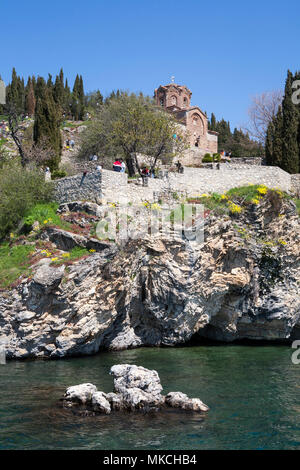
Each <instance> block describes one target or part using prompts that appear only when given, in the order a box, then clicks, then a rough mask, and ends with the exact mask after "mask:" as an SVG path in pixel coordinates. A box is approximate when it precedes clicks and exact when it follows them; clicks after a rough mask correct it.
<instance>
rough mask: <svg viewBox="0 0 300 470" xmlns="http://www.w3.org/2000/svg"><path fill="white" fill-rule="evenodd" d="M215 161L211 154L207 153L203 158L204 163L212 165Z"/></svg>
mask: <svg viewBox="0 0 300 470" xmlns="http://www.w3.org/2000/svg"><path fill="white" fill-rule="evenodd" d="M212 161H213V157H212V156H211V154H210V153H206V154H205V155H204V156H203V158H202V163H210V162H212Z"/></svg>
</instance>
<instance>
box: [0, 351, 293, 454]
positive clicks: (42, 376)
mask: <svg viewBox="0 0 300 470" xmlns="http://www.w3.org/2000/svg"><path fill="white" fill-rule="evenodd" d="M292 351H293V350H292V349H291V348H289V347H288V346H244V345H243V346H241V345H220V346H215V345H214V346H206V345H205V346H197V347H186V348H157V349H156V348H142V349H135V350H130V351H122V352H107V353H101V354H99V355H97V356H93V357H85V358H78V359H77V358H76V359H64V360H58V361H49V362H46V361H28V362H13V361H12V362H8V363H7V364H6V365H1V366H0V449H105V450H108V449H122V450H124V449H132V450H135V449H144V450H149V449H164V450H172V449H176V450H177V449H300V394H299V391H300V388H299V387H300V380H299V379H300V365H293V364H292V362H291V354H292ZM118 363H131V364H137V365H142V366H144V367H147V368H150V369H156V370H157V371H158V373H159V375H160V378H161V382H162V385H163V387H164V392H163V393H167V392H169V391H182V392H185V393H187V394H188V395H189V396H191V397H199V398H201V400H202V401H204V403H206V404H208V405H209V406H210V408H211V410H210V411H209V412H208V413H207V414H201V415H200V414H197V413H191V412H158V413H153V414H151V415H143V414H140V413H133V414H128V413H126V414H122V413H114V414H112V415H110V416H97V417H80V416H74V415H73V414H72V412H70V411H69V410H64V409H61V408H59V407H57V401H58V399H59V398H60V397H61V396H62V394H63V392H64V390H65V389H66V387H68V386H70V385H75V384H79V383H83V382H91V383H94V384H95V385H97V387H98V389H99V390H103V391H105V392H109V391H112V377H111V376H109V374H108V372H109V369H110V367H111V366H112V365H114V364H118Z"/></svg>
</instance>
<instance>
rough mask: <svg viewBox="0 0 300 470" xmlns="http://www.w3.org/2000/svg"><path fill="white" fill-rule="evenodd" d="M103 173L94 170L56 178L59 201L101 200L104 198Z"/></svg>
mask: <svg viewBox="0 0 300 470" xmlns="http://www.w3.org/2000/svg"><path fill="white" fill-rule="evenodd" d="M101 180H102V178H101V173H100V172H98V171H94V172H93V173H87V175H86V176H85V177H84V176H83V173H81V174H79V175H75V176H68V177H67V178H61V179H59V180H55V198H56V200H57V201H58V202H60V203H62V202H70V201H78V200H81V201H84V200H89V201H93V202H99V201H101V198H102V189H101Z"/></svg>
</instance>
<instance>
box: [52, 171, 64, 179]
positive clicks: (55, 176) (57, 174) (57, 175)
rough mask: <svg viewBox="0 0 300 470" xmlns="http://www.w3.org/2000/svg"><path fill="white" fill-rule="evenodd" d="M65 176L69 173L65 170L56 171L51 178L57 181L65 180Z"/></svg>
mask: <svg viewBox="0 0 300 470" xmlns="http://www.w3.org/2000/svg"><path fill="white" fill-rule="evenodd" d="M65 176H67V172H66V171H64V170H54V171H53V172H52V173H51V177H52V179H54V180H56V179H58V178H64V177H65Z"/></svg>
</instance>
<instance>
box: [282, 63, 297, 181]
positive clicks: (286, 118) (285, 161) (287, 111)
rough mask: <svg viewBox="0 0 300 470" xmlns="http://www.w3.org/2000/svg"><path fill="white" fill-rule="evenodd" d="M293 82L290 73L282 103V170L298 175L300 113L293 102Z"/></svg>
mask: <svg viewBox="0 0 300 470" xmlns="http://www.w3.org/2000/svg"><path fill="white" fill-rule="evenodd" d="M293 81H294V77H293V74H292V73H291V72H290V71H288V74H287V79H286V83H285V91H284V98H283V102H282V118H283V126H282V129H283V141H282V162H281V168H282V169H283V170H285V171H287V172H288V173H298V171H299V146H298V127H299V112H298V108H297V106H296V105H295V104H294V103H293V102H292V94H293V89H292V83H293Z"/></svg>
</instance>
